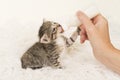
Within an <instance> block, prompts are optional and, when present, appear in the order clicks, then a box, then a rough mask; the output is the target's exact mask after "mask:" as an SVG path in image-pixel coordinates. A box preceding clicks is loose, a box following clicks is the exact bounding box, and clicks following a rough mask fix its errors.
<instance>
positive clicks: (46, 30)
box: [39, 20, 64, 43]
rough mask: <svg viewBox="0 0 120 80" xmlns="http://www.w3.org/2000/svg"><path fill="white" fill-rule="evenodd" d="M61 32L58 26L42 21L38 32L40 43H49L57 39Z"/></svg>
mask: <svg viewBox="0 0 120 80" xmlns="http://www.w3.org/2000/svg"><path fill="white" fill-rule="evenodd" d="M63 31H64V30H63V28H62V26H61V25H60V24H58V23H56V22H53V21H45V20H43V24H42V26H41V27H40V30H39V39H40V43H50V42H51V41H53V40H55V39H56V38H57V35H58V34H59V33H62V32H63Z"/></svg>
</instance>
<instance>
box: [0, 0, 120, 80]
mask: <svg viewBox="0 0 120 80" xmlns="http://www.w3.org/2000/svg"><path fill="white" fill-rule="evenodd" d="M8 1H9V0H8ZM14 1H15V0H14ZM43 1H44V0H43ZM63 1H64V0H63ZM23 2H24V0H23ZM26 3H27V2H26ZM31 3H32V2H31ZM11 6H12V5H11ZM16 6H17V5H16ZM24 6H25V4H24ZM21 7H22V5H21ZM12 8H13V6H12ZM22 8H24V7H22ZM18 9H19V7H18ZM28 9H29V8H28ZM15 10H17V9H15ZM8 11H9V10H8ZM24 11H26V10H24ZM33 11H34V10H33ZM16 13H18V12H16ZM21 13H22V12H21ZM9 14H11V13H9ZM3 15H4V14H3ZM5 15H6V16H7V14H6V13H5ZM28 15H29V14H28ZM37 15H38V14H37ZM39 15H40V14H39ZM13 16H14V15H13ZM7 17H8V18H2V17H1V16H0V80H120V76H119V75H117V74H116V73H114V72H112V71H111V70H109V69H107V68H106V67H105V66H104V65H102V64H101V63H99V62H98V61H97V60H96V59H95V58H94V56H93V53H92V49H91V46H90V44H89V42H88V41H87V42H86V43H85V44H80V43H79V39H78V40H77V41H76V43H75V44H74V45H73V47H71V48H70V49H69V52H70V53H69V58H67V59H66V60H65V62H66V64H67V65H66V68H65V69H51V68H50V67H46V68H42V69H38V70H31V69H27V70H24V69H22V68H21V62H20V57H21V56H22V54H23V53H24V52H25V51H26V50H27V49H28V48H29V47H30V46H31V45H32V44H33V43H35V42H36V41H38V37H37V35H38V30H39V27H40V25H41V22H42V18H41V17H38V18H37V19H35V18H34V17H33V16H32V17H31V18H30V16H29V19H30V20H28V19H27V18H28V17H25V18H23V16H20V17H16V16H14V17H10V18H9V16H7ZM21 17H22V18H21ZM107 18H108V20H109V28H110V36H111V41H112V43H113V44H114V46H115V47H116V48H119V49H120V36H119V34H120V31H119V27H120V25H119V24H118V23H117V22H115V21H114V18H111V17H109V16H107ZM25 19H26V20H25ZM69 33H70V32H69Z"/></svg>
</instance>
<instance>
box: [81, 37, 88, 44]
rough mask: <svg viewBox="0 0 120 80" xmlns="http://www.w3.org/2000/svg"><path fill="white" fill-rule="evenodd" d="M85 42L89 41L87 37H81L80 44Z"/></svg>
mask: <svg viewBox="0 0 120 80" xmlns="http://www.w3.org/2000/svg"><path fill="white" fill-rule="evenodd" d="M85 40H87V37H86V35H81V37H80V43H84V42H85Z"/></svg>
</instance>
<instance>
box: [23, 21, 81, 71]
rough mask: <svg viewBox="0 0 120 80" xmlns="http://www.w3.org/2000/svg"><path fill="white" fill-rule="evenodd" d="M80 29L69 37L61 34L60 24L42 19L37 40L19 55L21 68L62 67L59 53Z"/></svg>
mask: <svg viewBox="0 0 120 80" xmlns="http://www.w3.org/2000/svg"><path fill="white" fill-rule="evenodd" d="M79 31H80V29H79V28H77V30H76V31H75V32H74V33H73V34H72V36H71V37H70V38H66V37H65V36H63V35H61V33H63V29H62V26H61V25H60V24H58V23H56V22H52V21H43V24H42V26H41V27H40V30H39V35H38V36H39V42H36V43H35V44H34V45H33V46H32V47H30V48H29V49H28V50H27V51H26V52H25V53H24V54H23V56H22V57H21V62H22V68H24V69H26V68H32V69H37V68H42V67H44V66H51V67H52V68H62V66H61V63H60V61H59V58H60V54H62V52H63V50H64V49H65V48H66V47H69V46H71V45H72V44H73V43H74V42H75V40H76V39H77V36H78V35H79Z"/></svg>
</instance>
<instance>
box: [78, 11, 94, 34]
mask: <svg viewBox="0 0 120 80" xmlns="http://www.w3.org/2000/svg"><path fill="white" fill-rule="evenodd" d="M77 16H78V19H79V20H80V21H81V23H82V24H83V25H84V26H85V29H86V31H87V33H88V32H89V33H91V32H93V29H94V25H93V23H92V22H91V20H90V18H89V17H88V16H86V15H85V14H84V13H83V12H81V11H79V12H77Z"/></svg>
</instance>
